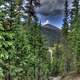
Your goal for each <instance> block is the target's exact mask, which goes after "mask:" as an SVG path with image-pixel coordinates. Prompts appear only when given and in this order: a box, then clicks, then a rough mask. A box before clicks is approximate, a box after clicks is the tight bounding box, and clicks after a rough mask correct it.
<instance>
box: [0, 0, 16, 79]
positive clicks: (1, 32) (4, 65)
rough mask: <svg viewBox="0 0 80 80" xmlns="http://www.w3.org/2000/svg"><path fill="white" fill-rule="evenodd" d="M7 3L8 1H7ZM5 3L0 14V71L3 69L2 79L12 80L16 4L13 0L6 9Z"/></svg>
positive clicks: (10, 0)
mask: <svg viewBox="0 0 80 80" xmlns="http://www.w3.org/2000/svg"><path fill="white" fill-rule="evenodd" d="M7 1H8V0H7ZM5 3H6V1H4V2H3V5H4V6H5V9H3V8H2V9H1V12H0V36H1V38H0V46H1V47H0V53H1V54H0V59H1V61H2V62H1V69H3V77H4V78H3V79H5V80H12V79H13V74H14V71H13V69H14V68H15V64H14V62H15V61H14V59H15V53H16V49H15V34H16V33H15V27H16V25H15V22H16V16H17V15H16V12H15V10H16V4H15V0H9V1H8V3H9V6H8V7H6V5H5Z"/></svg>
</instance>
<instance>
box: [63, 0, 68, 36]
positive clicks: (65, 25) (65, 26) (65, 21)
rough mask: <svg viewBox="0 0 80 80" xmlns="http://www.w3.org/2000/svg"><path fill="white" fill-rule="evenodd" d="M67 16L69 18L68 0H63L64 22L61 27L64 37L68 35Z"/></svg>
mask: <svg viewBox="0 0 80 80" xmlns="http://www.w3.org/2000/svg"><path fill="white" fill-rule="evenodd" d="M68 18H69V10H68V0H65V11H64V24H63V28H62V32H63V35H64V37H67V35H68V30H69V22H68Z"/></svg>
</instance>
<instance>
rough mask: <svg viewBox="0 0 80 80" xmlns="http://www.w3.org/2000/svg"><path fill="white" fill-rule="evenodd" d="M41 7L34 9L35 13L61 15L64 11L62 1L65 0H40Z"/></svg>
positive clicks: (70, 0)
mask: <svg viewBox="0 0 80 80" xmlns="http://www.w3.org/2000/svg"><path fill="white" fill-rule="evenodd" d="M72 1H73V0H69V7H71V2H72ZM40 2H41V7H40V8H37V9H36V12H37V13H40V14H43V15H53V16H55V15H63V12H64V2H65V0H40Z"/></svg>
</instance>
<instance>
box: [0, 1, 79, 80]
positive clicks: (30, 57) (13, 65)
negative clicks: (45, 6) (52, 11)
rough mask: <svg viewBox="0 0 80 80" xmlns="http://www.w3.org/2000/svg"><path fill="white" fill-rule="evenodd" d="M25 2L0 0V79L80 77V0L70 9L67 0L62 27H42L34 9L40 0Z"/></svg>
mask: <svg viewBox="0 0 80 80" xmlns="http://www.w3.org/2000/svg"><path fill="white" fill-rule="evenodd" d="M26 1H27V2H26V5H25V7H24V6H23V5H24V4H23V0H0V80H50V77H58V76H60V77H61V78H60V79H61V80H69V79H73V78H71V77H74V75H75V76H77V77H78V79H79V78H80V0H74V1H73V3H72V8H71V9H69V8H68V6H69V5H68V0H65V4H64V7H65V9H64V19H63V22H64V24H63V27H62V29H58V28H56V27H55V26H52V25H50V24H47V25H45V26H42V25H41V23H39V22H38V18H37V16H36V11H35V8H39V7H40V6H41V4H40V1H39V0H26ZM56 6H57V5H56ZM24 14H26V16H27V19H24V20H25V22H23V21H21V17H23V16H24ZM68 75H69V77H68V78H66V76H68ZM53 80H54V79H53ZM73 80H77V79H76V78H75V79H73Z"/></svg>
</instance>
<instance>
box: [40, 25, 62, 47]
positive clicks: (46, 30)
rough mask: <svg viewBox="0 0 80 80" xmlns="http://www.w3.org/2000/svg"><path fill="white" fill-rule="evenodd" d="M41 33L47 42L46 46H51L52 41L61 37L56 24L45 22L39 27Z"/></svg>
mask: <svg viewBox="0 0 80 80" xmlns="http://www.w3.org/2000/svg"><path fill="white" fill-rule="evenodd" d="M41 31H42V34H43V35H44V36H45V39H46V41H47V43H48V46H52V45H53V43H54V42H57V41H59V40H60V38H61V31H60V29H59V28H57V27H56V26H53V25H51V24H45V25H44V26H42V28H41Z"/></svg>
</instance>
